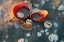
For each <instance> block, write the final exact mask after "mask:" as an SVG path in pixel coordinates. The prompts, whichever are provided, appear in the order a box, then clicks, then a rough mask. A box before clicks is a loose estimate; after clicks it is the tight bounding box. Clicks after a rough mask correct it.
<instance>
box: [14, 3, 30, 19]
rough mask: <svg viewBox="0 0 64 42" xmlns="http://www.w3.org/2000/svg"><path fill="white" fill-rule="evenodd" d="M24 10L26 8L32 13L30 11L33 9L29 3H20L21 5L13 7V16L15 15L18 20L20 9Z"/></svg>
mask: <svg viewBox="0 0 64 42" xmlns="http://www.w3.org/2000/svg"><path fill="white" fill-rule="evenodd" d="M22 8H26V9H28V10H29V11H30V9H31V8H30V5H29V3H27V2H19V3H17V4H16V5H15V6H14V7H13V14H14V16H15V17H16V18H19V17H18V16H17V11H18V10H20V9H22ZM19 19H21V18H19Z"/></svg>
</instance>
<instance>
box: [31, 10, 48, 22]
mask: <svg viewBox="0 0 64 42" xmlns="http://www.w3.org/2000/svg"><path fill="white" fill-rule="evenodd" d="M36 15H38V16H39V17H37V19H35V20H34V18H35V17H36ZM47 15H48V11H46V10H39V11H37V12H34V13H32V14H30V18H31V19H32V20H34V21H38V22H39V21H42V20H44V19H45V18H46V16H47ZM33 16H34V18H33Z"/></svg>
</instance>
